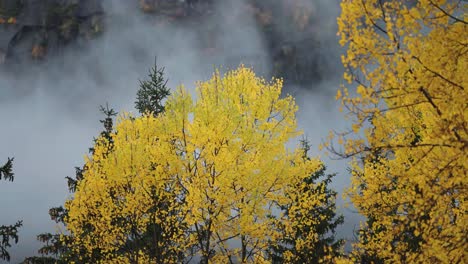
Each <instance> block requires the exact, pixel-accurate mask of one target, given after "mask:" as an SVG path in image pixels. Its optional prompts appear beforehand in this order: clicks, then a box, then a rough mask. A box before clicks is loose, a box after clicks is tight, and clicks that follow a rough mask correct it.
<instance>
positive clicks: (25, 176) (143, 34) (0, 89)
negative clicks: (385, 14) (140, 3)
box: [0, 0, 360, 263]
mask: <svg viewBox="0 0 468 264" xmlns="http://www.w3.org/2000/svg"><path fill="white" fill-rule="evenodd" d="M302 1H303V2H304V4H306V5H308V4H313V5H314V10H315V11H314V12H313V14H312V15H313V16H314V19H315V20H316V23H317V27H316V28H315V29H314V31H313V32H309V33H313V34H314V37H315V38H317V39H318V40H319V41H318V42H317V44H316V45H315V46H313V47H310V50H309V51H307V52H311V53H313V54H315V55H314V58H315V59H316V62H317V63H316V66H317V69H316V72H315V73H314V74H315V75H317V78H315V77H314V78H315V81H311V82H308V83H307V84H290V83H288V82H286V86H285V88H284V93H285V94H286V93H289V94H292V95H293V96H294V97H295V98H296V102H297V103H298V105H299V112H298V121H299V126H300V128H301V129H303V131H304V135H305V136H306V137H307V138H308V139H309V140H310V142H311V143H312V153H311V154H312V155H313V156H320V158H322V160H323V161H324V163H325V165H326V166H327V168H328V170H327V171H328V172H329V173H338V175H337V176H336V177H335V178H334V181H333V184H332V187H333V188H335V189H336V190H337V191H339V193H340V194H339V196H340V197H341V193H342V191H343V189H344V188H345V187H346V186H347V185H348V184H349V179H348V178H349V177H348V175H347V173H346V161H343V160H332V159H330V158H329V157H327V156H326V155H324V153H323V152H320V151H319V150H318V145H319V144H320V143H321V142H322V140H324V139H325V137H326V135H327V134H328V132H329V131H330V130H331V129H334V130H340V129H342V128H344V127H345V126H346V125H347V124H346V123H345V122H344V118H343V114H342V113H339V112H338V103H336V102H335V100H334V96H335V91H336V89H337V88H338V87H339V85H340V82H341V76H342V72H343V69H342V67H341V63H340V54H341V53H342V52H343V51H342V50H341V48H340V47H339V46H338V39H337V37H336V31H337V26H336V17H337V16H338V15H339V1H338V0H336V1H330V0H328V1H327V0H316V1H313V0H302ZM134 2H135V3H134ZM219 2H220V3H219V4H217V5H216V6H215V7H214V10H213V12H215V13H216V14H217V15H215V16H211V17H210V18H208V19H206V20H205V21H203V23H200V24H193V23H192V24H189V25H171V24H162V25H157V26H155V25H154V23H153V22H152V21H151V20H150V19H148V17H147V16H145V15H143V14H142V13H141V11H140V10H138V8H135V4H136V1H125V0H118V1H115V0H114V1H111V0H106V1H104V2H103V7H104V10H105V12H106V21H105V25H106V29H105V31H104V33H103V34H102V35H101V36H100V37H98V38H96V39H95V40H92V41H91V42H90V43H89V44H88V45H85V46H84V47H80V48H79V49H74V48H73V47H69V48H67V49H66V50H64V51H63V53H61V54H60V56H54V57H51V58H50V59H47V60H46V61H44V62H41V63H29V64H27V65H13V66H12V68H10V69H5V70H3V71H0V120H1V125H0V127H1V129H0V163H2V164H3V162H4V161H6V159H7V157H14V158H15V160H14V164H13V166H14V167H13V169H14V173H15V179H14V182H5V181H3V182H1V183H0V208H1V214H0V223H1V224H7V225H9V224H13V223H15V222H16V221H17V220H23V227H22V228H21V229H20V232H19V236H20V240H19V243H18V244H16V245H13V247H12V248H11V250H10V253H11V255H12V261H11V262H12V263H18V262H20V261H22V260H23V259H24V258H25V257H28V256H34V255H37V250H38V249H39V247H40V246H41V243H40V242H38V241H36V235H38V234H40V233H44V232H55V231H57V228H59V227H58V226H57V225H56V224H55V223H54V222H53V221H51V220H50V218H49V215H48V210H49V208H51V207H54V206H59V205H63V203H64V201H65V200H66V199H67V198H69V193H68V190H67V185H66V180H65V177H66V176H74V167H75V166H81V165H82V164H83V157H84V156H85V155H86V154H87V153H88V148H89V147H90V146H91V144H92V140H93V137H95V136H97V135H98V133H99V131H101V124H100V123H99V119H101V118H102V115H101V114H100V113H99V110H98V109H99V105H103V104H106V103H108V104H109V106H110V107H112V108H114V109H115V110H116V111H118V112H123V111H130V112H132V111H133V112H135V110H134V101H135V95H136V91H137V90H138V80H141V79H144V78H146V75H147V74H148V70H149V68H150V67H151V66H152V65H153V64H154V60H155V58H157V64H158V66H162V67H164V68H165V73H166V77H167V78H168V79H169V82H168V85H169V87H171V88H172V89H175V88H176V87H177V86H178V85H181V84H184V85H185V87H186V88H187V89H189V90H191V91H193V90H194V87H195V82H196V81H199V80H207V79H209V78H210V76H211V74H212V72H213V70H214V69H215V68H218V67H221V66H222V70H228V69H233V68H236V67H237V66H238V65H239V64H241V63H243V64H245V65H246V66H252V67H254V70H255V72H257V73H258V74H259V75H263V76H265V77H267V78H269V77H270V75H272V74H273V73H274V70H273V68H272V66H271V65H272V58H271V57H270V56H269V54H268V53H267V52H266V50H267V48H266V45H268V44H267V41H266V39H265V36H264V35H263V34H262V33H261V31H260V29H259V28H258V26H257V25H256V23H255V20H254V18H253V17H252V16H251V15H250V14H249V13H246V12H243V10H242V7H241V6H242V5H241V2H242V1H219ZM267 2H268V1H267ZM273 2H274V3H277V6H278V8H284V5H285V3H288V2H287V1H282V2H281V1H271V3H273ZM279 2H281V4H280V3H279ZM280 21H281V20H280ZM210 25H217V26H216V27H214V28H213V29H211V30H213V32H212V34H213V38H212V40H211V41H214V42H215V45H216V46H218V47H221V48H220V49H218V50H217V51H210V50H208V51H207V50H205V49H203V48H202V46H203V45H201V44H200V43H201V42H202V41H204V40H202V39H200V35H199V33H198V32H199V31H200V30H203V29H204V28H205V27H207V26H210ZM290 32H291V31H289V29H288V28H287V27H286V26H285V27H284V28H283V29H282V31H281V32H280V33H279V34H284V35H283V37H284V36H286V37H287V38H290V40H291V41H296V40H298V41H300V39H301V38H303V37H304V36H301V35H295V34H293V33H291V36H290V37H289V36H288V33H290ZM302 52H303V51H302ZM249 57H253V58H255V59H253V60H252V59H249ZM311 74H312V73H311ZM315 75H314V76H315ZM277 77H282V76H277ZM340 197H339V198H338V205H339V206H340V209H339V211H340V212H341V213H343V214H344V215H345V224H344V225H343V226H342V227H340V228H339V229H338V237H344V238H346V239H348V240H351V239H352V238H353V237H352V233H353V230H354V229H356V227H357V226H358V221H359V220H360V217H359V216H358V215H357V214H356V213H354V212H353V210H352V209H344V208H343V207H342V205H343V200H342V199H341V198H340Z"/></svg>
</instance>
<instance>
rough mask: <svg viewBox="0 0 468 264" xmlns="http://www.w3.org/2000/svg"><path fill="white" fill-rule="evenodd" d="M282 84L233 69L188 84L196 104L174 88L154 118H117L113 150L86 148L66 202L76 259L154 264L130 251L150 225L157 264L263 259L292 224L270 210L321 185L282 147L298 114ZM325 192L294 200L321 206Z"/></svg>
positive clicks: (143, 252) (312, 163)
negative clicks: (155, 231) (155, 233)
mask: <svg viewBox="0 0 468 264" xmlns="http://www.w3.org/2000/svg"><path fill="white" fill-rule="evenodd" d="M281 86H282V82H281V81H280V80H274V81H272V82H270V83H268V82H266V81H264V80H262V79H260V78H258V77H256V76H255V75H254V73H253V72H252V71H251V70H249V69H246V68H243V67H241V68H240V69H238V70H236V71H233V72H230V73H227V74H226V75H225V76H224V77H222V76H221V75H220V74H219V73H218V72H216V73H215V74H214V76H213V78H212V79H210V80H209V81H207V82H201V83H198V86H197V95H198V100H196V101H195V100H193V99H192V98H191V96H190V95H189V94H188V92H187V91H186V90H185V89H184V88H183V87H181V88H179V89H178V91H177V92H176V93H175V94H174V95H172V96H171V97H170V98H169V99H168V101H167V104H166V109H165V111H164V112H163V113H160V114H159V115H151V114H145V115H143V116H141V117H132V116H130V115H128V114H125V115H122V116H121V118H120V121H119V123H118V124H117V126H116V127H115V132H114V133H112V134H111V138H112V140H113V143H112V144H113V148H112V150H111V151H110V152H109V151H108V146H109V144H110V143H109V140H108V139H106V138H104V137H101V138H99V139H98V140H97V141H96V144H95V146H94V152H93V153H92V156H90V157H88V158H87V159H86V165H85V166H86V168H87V169H86V170H85V171H84V173H83V179H82V180H81V181H79V182H78V185H77V189H76V193H75V196H74V197H73V199H71V200H69V201H68V202H67V203H66V206H65V207H66V209H67V210H68V216H67V217H66V219H65V222H66V226H67V228H68V229H69V231H70V232H71V234H72V235H73V236H74V237H76V238H77V239H76V240H74V241H73V245H74V246H83V247H84V248H85V251H84V252H81V253H82V257H87V256H90V255H91V254H92V253H93V252H100V253H101V254H102V255H103V259H101V261H102V262H106V263H112V262H115V263H117V262H118V263H121V262H122V263H128V262H134V263H135V262H142V263H143V262H150V261H154V257H153V256H151V255H149V254H148V252H149V251H148V250H147V249H146V248H141V247H140V248H139V247H135V248H132V247H131V244H129V242H131V241H138V240H135V239H134V238H135V237H133V236H141V235H144V234H145V233H147V232H148V228H149V225H148V223H151V222H152V221H153V222H155V223H157V224H158V228H160V229H161V230H162V231H163V232H161V234H162V236H163V237H162V238H160V237H156V241H155V243H152V244H147V245H148V246H152V247H153V248H155V249H158V250H160V252H159V254H160V256H164V260H160V261H162V262H160V263H163V262H164V263H175V262H181V261H182V260H184V261H188V260H189V259H190V257H192V256H199V257H201V261H202V263H208V262H216V263H220V262H223V263H233V262H246V261H249V262H250V261H253V262H258V263H260V262H264V261H266V260H267V259H268V258H269V256H268V254H267V249H268V247H269V245H271V243H274V242H275V241H280V239H281V236H282V233H281V232H280V231H278V230H277V228H274V227H275V226H277V225H278V222H281V223H282V224H283V225H284V227H285V228H286V230H287V229H291V228H292V226H293V222H294V221H292V220H291V217H290V215H291V214H290V215H289V216H288V215H285V214H284V213H278V214H277V215H275V214H274V212H279V210H280V208H281V207H284V206H287V205H291V204H295V203H296V201H295V199H297V198H298V196H297V194H298V192H300V190H303V189H306V188H312V189H316V188H320V187H319V185H320V184H311V183H308V182H307V180H305V179H306V178H308V177H310V175H313V174H314V173H315V172H316V171H317V170H319V169H320V168H322V164H321V162H320V161H319V160H317V159H308V158H304V151H302V150H301V149H296V150H293V151H291V150H289V149H288V148H286V147H285V143H286V142H288V141H289V140H290V139H291V138H293V137H295V136H297V135H299V134H300V132H299V131H298V130H297V129H296V120H295V112H296V110H297V107H296V105H295V103H294V101H293V99H292V97H290V96H287V97H285V98H280V93H281ZM327 195H328V194H327V193H326V192H319V193H317V194H316V195H311V196H309V197H308V200H307V201H304V202H305V203H307V205H308V206H324V207H325V206H326V205H325V203H326V202H327V201H328V198H327ZM308 209H310V208H308ZM298 210H299V209H298ZM136 238H138V237H136ZM129 240H130V241H129ZM161 243H162V244H161ZM236 243H238V245H239V247H235V246H233V245H235V244H236ZM182 258H183V259H182Z"/></svg>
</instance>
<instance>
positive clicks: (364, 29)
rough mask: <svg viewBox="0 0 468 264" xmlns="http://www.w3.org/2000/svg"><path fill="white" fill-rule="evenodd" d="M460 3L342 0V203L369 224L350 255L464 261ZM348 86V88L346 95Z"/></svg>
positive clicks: (466, 140) (464, 61)
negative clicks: (347, 127) (346, 120)
mask: <svg viewBox="0 0 468 264" xmlns="http://www.w3.org/2000/svg"><path fill="white" fill-rule="evenodd" d="M466 8H467V4H466V3H465V1H445V0H421V1H417V3H415V1H380V0H365V1H352V0H344V1H342V3H341V9H342V13H341V16H340V17H339V18H338V25H339V35H340V37H341V44H342V45H344V46H345V47H346V48H347V52H346V55H344V56H343V63H344V65H345V66H346V67H347V71H346V73H345V79H346V80H347V81H348V82H349V83H352V82H354V85H353V86H350V87H357V89H356V92H351V91H349V90H348V89H347V88H342V89H341V90H339V91H338V94H337V97H338V98H339V99H340V100H341V102H342V104H343V106H344V107H345V108H346V109H347V110H348V113H349V115H350V116H351V118H352V120H353V126H352V131H351V132H349V133H343V134H340V135H339V139H338V141H340V142H342V143H343V151H340V150H339V149H334V150H335V151H337V152H340V154H342V155H343V156H346V157H350V156H351V157H353V161H352V162H351V170H352V186H351V188H350V190H349V196H350V198H351V200H352V202H353V203H354V205H355V206H356V207H357V208H358V210H359V212H360V213H361V214H363V215H364V216H366V217H367V218H368V221H367V224H366V225H365V226H363V228H362V230H361V234H360V241H359V243H358V245H357V246H356V248H355V253H356V254H355V256H356V257H357V258H358V259H359V258H361V261H364V262H365V261H366V260H367V261H376V262H388V263H463V262H464V260H466V259H467V258H468V256H467V253H466V252H467V236H466V234H467V233H468V230H467V227H468V226H467V224H466V223H468V216H467V206H468V205H467V203H466V199H467V194H468V192H467V181H468V178H467V172H468V162H467V161H468V104H467V101H468V94H467V90H466V89H467V84H468V75H467V74H466V69H467V66H468V56H467V52H468V46H467V45H468V33H467V32H468V27H467V24H468V21H467V13H466ZM353 89H354V88H353Z"/></svg>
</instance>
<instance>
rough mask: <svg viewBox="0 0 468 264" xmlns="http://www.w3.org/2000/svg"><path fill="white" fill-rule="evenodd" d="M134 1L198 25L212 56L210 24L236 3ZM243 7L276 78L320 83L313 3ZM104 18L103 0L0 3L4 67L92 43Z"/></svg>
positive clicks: (252, 0) (167, 19)
mask: <svg viewBox="0 0 468 264" xmlns="http://www.w3.org/2000/svg"><path fill="white" fill-rule="evenodd" d="M125 1H129V0H125ZM133 1H135V5H134V6H135V8H138V7H139V8H140V10H141V12H143V13H146V14H147V15H148V16H149V17H153V18H154V19H158V21H163V22H164V23H184V24H185V25H188V26H189V27H190V25H191V23H193V24H192V25H197V31H199V32H200V38H202V39H205V41H204V43H205V44H204V45H205V46H204V47H202V49H204V50H206V51H207V56H209V53H210V51H213V50H214V51H216V49H219V47H216V46H213V44H212V43H213V41H210V39H211V38H213V36H212V34H211V32H212V28H213V27H216V25H207V24H208V23H206V21H209V19H210V17H215V16H217V15H219V14H217V10H216V8H215V4H216V3H219V1H221V2H229V1H237V0H216V1H215V0H133ZM242 5H243V6H242V12H246V13H248V14H250V15H251V16H252V17H254V19H255V22H256V23H257V25H258V27H259V28H260V32H261V34H263V38H264V39H265V43H266V44H267V45H266V46H267V49H268V50H267V52H268V54H269V55H270V57H271V60H272V61H273V65H272V68H273V74H274V75H277V76H283V77H284V78H285V79H286V80H288V81H292V82H295V83H303V82H310V81H311V80H317V79H320V75H321V74H320V72H319V71H318V70H317V69H319V68H320V66H321V65H319V64H320V63H321V62H320V60H318V59H317V57H318V55H317V54H318V51H317V50H318V48H317V42H318V40H317V39H315V38H314V33H315V32H314V31H316V30H317V24H318V23H317V20H316V19H314V18H315V17H316V10H315V7H314V4H313V1H310V0H246V1H243V2H242ZM106 16H107V14H106V12H105V10H104V9H103V5H102V0H0V64H8V63H18V62H24V61H31V60H36V61H40V60H45V59H46V58H47V57H50V56H53V55H54V54H59V53H60V51H62V50H64V49H65V48H66V47H67V46H70V45H69V44H72V43H74V44H77V43H78V44H79V43H83V42H85V43H88V42H90V41H91V40H92V39H93V38H94V37H96V36H97V35H99V33H101V32H103V31H104V18H106ZM204 21H205V22H204ZM200 25H205V26H200ZM90 44H91V45H92V41H91V43H90ZM74 47H76V46H75V45H74ZM213 53H214V52H213ZM247 59H248V58H247ZM252 60H255V58H252Z"/></svg>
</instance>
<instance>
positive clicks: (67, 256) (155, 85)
mask: <svg viewBox="0 0 468 264" xmlns="http://www.w3.org/2000/svg"><path fill="white" fill-rule="evenodd" d="M148 77H149V79H148V80H142V81H140V88H139V90H138V92H137V100H136V102H135V105H136V106H135V107H136V108H137V109H138V110H139V112H140V113H141V114H144V113H152V114H154V115H157V114H159V113H161V112H162V111H164V106H163V102H162V101H163V100H164V99H165V98H166V97H167V96H168V95H169V89H168V88H167V86H166V84H167V80H165V78H164V68H159V67H158V66H157V65H156V62H155V65H154V66H153V67H152V68H151V69H150V73H149V75H148ZM99 111H100V112H101V113H102V114H103V115H104V119H102V120H99V122H100V123H101V124H102V125H103V130H102V131H101V132H100V135H99V136H98V137H97V138H94V139H93V141H94V144H98V142H99V141H102V140H105V141H106V142H108V148H107V152H111V151H112V142H113V141H112V137H111V134H112V133H113V132H114V131H113V126H114V124H113V122H114V118H115V117H116V116H117V112H116V111H115V110H114V109H112V108H109V106H108V104H106V106H102V105H101V106H100V107H99ZM94 144H93V145H94ZM89 153H90V154H91V155H92V154H93V153H94V148H89ZM7 168H8V167H7ZM86 169H87V168H86V166H82V167H75V176H74V177H70V176H67V177H65V178H66V180H67V185H68V190H69V192H70V193H72V194H73V193H75V192H76V190H77V186H78V184H79V182H80V181H81V180H83V174H84V173H85V172H86ZM159 206H164V205H163V204H160V205H159ZM49 215H50V218H51V220H53V221H54V222H55V223H57V224H60V225H65V222H64V220H65V219H66V217H67V215H68V212H67V210H66V209H65V208H64V207H63V206H59V207H53V208H51V209H50V210H49ZM148 225H149V227H148V232H146V233H145V234H133V239H130V240H129V241H128V243H127V244H126V245H125V248H122V249H121V252H122V254H124V253H125V252H126V251H129V250H137V251H138V250H150V251H151V250H152V247H150V246H149V245H150V244H151V243H154V238H155V237H162V234H161V232H160V231H158V230H160V229H159V228H158V226H157V225H155V224H154V223H149V224H148ZM74 239H75V238H74V237H73V236H69V235H66V234H52V233H43V234H40V235H38V236H37V240H39V241H41V242H42V243H45V245H44V246H43V247H41V248H40V249H39V251H38V253H39V254H40V255H41V256H34V257H28V258H26V259H25V260H24V263H25V264H46V263H51V264H52V263H54V264H61V263H69V262H71V261H74V262H76V263H87V262H88V263H89V262H96V261H98V260H99V259H101V256H100V254H99V253H95V254H94V255H92V256H88V257H87V258H83V256H81V255H80V254H79V253H76V248H74V250H75V251H72V250H71V247H70V245H71V243H72V241H73V240H74ZM78 252H79V250H78ZM148 254H149V255H151V256H154V257H155V258H156V256H157V255H158V254H159V252H158V250H152V251H151V252H148Z"/></svg>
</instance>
